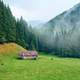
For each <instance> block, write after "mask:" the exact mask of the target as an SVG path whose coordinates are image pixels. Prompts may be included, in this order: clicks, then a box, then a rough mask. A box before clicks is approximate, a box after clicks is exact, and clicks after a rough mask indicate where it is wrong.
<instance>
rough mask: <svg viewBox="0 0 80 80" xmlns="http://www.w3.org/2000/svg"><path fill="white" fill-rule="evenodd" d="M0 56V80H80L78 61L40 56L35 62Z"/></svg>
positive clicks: (13, 55) (11, 55)
mask: <svg viewBox="0 0 80 80" xmlns="http://www.w3.org/2000/svg"><path fill="white" fill-rule="evenodd" d="M16 56H17V54H15V53H13V52H12V53H11V54H8V55H0V80H80V59H73V58H59V57H55V56H50V55H45V54H43V53H42V54H40V55H39V57H38V59H37V60H19V59H17V57H16Z"/></svg>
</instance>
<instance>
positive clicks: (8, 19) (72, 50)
mask: <svg viewBox="0 0 80 80" xmlns="http://www.w3.org/2000/svg"><path fill="white" fill-rule="evenodd" d="M31 26H32V25H28V23H27V22H26V21H25V20H24V19H23V18H22V17H21V18H20V19H15V17H14V16H13V15H12V12H11V10H10V8H9V6H6V5H5V4H4V3H3V2H2V1H1V0H0V43H2V44H3V43H8V42H15V43H17V44H19V45H21V46H23V47H24V48H26V49H29V50H37V51H44V52H49V53H52V54H55V55H59V56H68V57H80V4H77V5H76V6H74V7H73V8H71V9H69V10H68V11H65V12H63V13H62V14H60V15H58V16H56V17H55V18H54V19H52V20H50V21H49V22H47V23H45V24H44V25H43V26H42V27H40V28H39V27H38V28H37V27H34V28H33V27H31Z"/></svg>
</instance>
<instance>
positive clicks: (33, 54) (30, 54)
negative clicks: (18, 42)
mask: <svg viewBox="0 0 80 80" xmlns="http://www.w3.org/2000/svg"><path fill="white" fill-rule="evenodd" d="M19 57H20V58H21V59H37V57H38V52H37V51H22V52H20V54H19Z"/></svg>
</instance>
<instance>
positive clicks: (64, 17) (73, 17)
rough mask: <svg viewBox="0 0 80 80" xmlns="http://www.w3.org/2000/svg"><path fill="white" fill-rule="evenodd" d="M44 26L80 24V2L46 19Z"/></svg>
mask: <svg viewBox="0 0 80 80" xmlns="http://www.w3.org/2000/svg"><path fill="white" fill-rule="evenodd" d="M45 26H48V27H49V28H50V27H52V28H53V27H57V26H58V27H61V26H65V27H74V26H75V27H77V26H80V3H79V4H77V5H75V6H74V7H72V8H70V9H69V10H67V11H65V12H63V13H62V14H60V15H58V16H56V17H55V18H53V19H51V20H50V21H48V22H47V23H46V24H45Z"/></svg>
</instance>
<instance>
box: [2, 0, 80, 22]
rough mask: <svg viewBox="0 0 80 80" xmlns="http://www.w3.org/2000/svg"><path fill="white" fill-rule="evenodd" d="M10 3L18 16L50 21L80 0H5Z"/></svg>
mask: <svg viewBox="0 0 80 80" xmlns="http://www.w3.org/2000/svg"><path fill="white" fill-rule="evenodd" d="M3 1H4V2H5V3H6V4H9V6H10V8H11V11H12V13H13V15H14V16H15V17H16V18H20V16H23V18H24V19H25V20H27V21H32V20H43V21H48V20H50V19H51V18H54V17H55V16H56V15H58V14H60V13H62V12H63V11H65V10H68V9H69V8H71V7H73V6H74V5H75V4H77V3H79V2H80V0H3Z"/></svg>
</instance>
